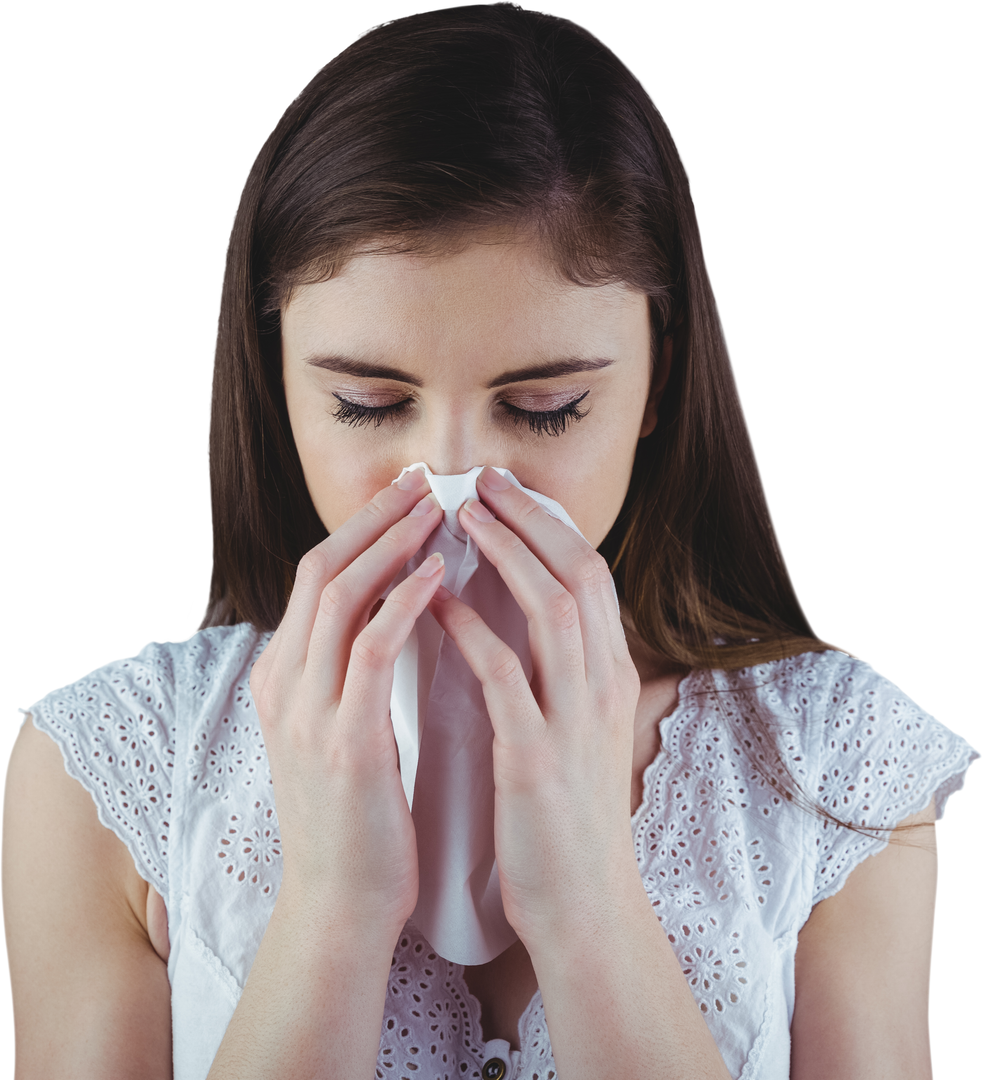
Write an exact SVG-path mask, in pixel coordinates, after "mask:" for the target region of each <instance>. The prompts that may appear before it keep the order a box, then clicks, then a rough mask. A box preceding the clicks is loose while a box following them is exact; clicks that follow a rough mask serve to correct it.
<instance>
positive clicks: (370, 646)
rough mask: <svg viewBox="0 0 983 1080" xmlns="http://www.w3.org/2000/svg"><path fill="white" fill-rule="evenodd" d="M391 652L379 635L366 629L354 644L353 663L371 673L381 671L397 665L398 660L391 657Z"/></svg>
mask: <svg viewBox="0 0 983 1080" xmlns="http://www.w3.org/2000/svg"><path fill="white" fill-rule="evenodd" d="M391 652H392V650H391V649H390V648H389V646H388V645H387V644H386V642H385V641H383V640H382V639H381V638H380V637H379V635H378V634H376V633H373V632H372V631H370V630H369V629H368V628H366V629H365V630H363V631H362V633H361V634H359V635H358V637H357V638H355V641H354V642H353V643H352V652H351V658H352V663H354V664H357V665H358V666H359V667H363V668H366V669H367V670H369V671H381V670H384V669H385V668H386V666H387V665H391V664H393V663H395V660H396V658H395V656H391V655H390V654H391Z"/></svg>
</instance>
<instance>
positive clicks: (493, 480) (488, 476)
mask: <svg viewBox="0 0 983 1080" xmlns="http://www.w3.org/2000/svg"><path fill="white" fill-rule="evenodd" d="M478 479H479V480H480V481H481V482H482V484H484V485H485V487H486V488H491V490H492V491H508V489H509V488H510V487H511V486H512V485H511V484H510V483H509V481H508V480H506V479H505V477H504V476H502V474H501V473H500V472H495V470H494V469H485V470H484V471H483V472H482V474H481V476H480V477H478Z"/></svg>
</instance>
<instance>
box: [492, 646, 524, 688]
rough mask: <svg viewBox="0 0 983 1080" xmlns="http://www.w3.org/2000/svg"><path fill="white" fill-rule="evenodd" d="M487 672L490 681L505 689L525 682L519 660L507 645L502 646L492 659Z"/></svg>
mask: <svg viewBox="0 0 983 1080" xmlns="http://www.w3.org/2000/svg"><path fill="white" fill-rule="evenodd" d="M489 670H490V672H491V678H492V680H493V681H494V682H497V683H498V684H499V685H501V686H504V687H505V688H506V689H509V688H511V687H514V686H518V685H520V684H521V683H523V682H525V680H526V676H525V672H524V671H523V670H522V665H521V664H520V663H519V658H518V657H517V656H516V655H515V653H514V652H513V651H512V650H511V649H510V648H509V647H508V646H507V645H503V646H502V647H501V648H500V649H499V650H498V651H497V652H496V653H495V655H494V656H493V657H492V660H491V664H490V666H489Z"/></svg>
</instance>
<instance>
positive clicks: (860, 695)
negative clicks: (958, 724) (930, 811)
mask: <svg viewBox="0 0 983 1080" xmlns="http://www.w3.org/2000/svg"><path fill="white" fill-rule="evenodd" d="M712 677H713V680H714V685H715V686H716V687H719V688H720V690H722V691H724V693H725V695H726V694H731V695H732V696H733V697H734V699H735V707H734V709H735V712H736V713H737V714H739V716H740V718H741V719H742V720H743V721H744V723H745V725H746V726H753V723H754V721H755V719H757V720H759V721H760V723H761V725H762V726H763V727H766V728H767V729H769V730H770V731H771V732H772V733H773V735H774V736H775V738H776V739H777V740H778V741H779V744H780V746H781V748H782V750H783V753H784V756H785V758H786V764H787V765H788V766H789V768H790V769H791V770H792V771H793V773H794V774H795V775H796V777H797V778H798V779H801V781H802V782H803V783H804V784H806V785H807V786H808V787H809V788H810V791H811V794H813V795H814V796H815V798H816V800H817V801H818V802H819V804H820V805H821V807H822V808H823V809H824V810H827V811H829V812H830V813H832V814H834V815H836V816H848V817H850V818H851V820H853V821H855V822H856V823H857V824H862V825H865V826H872V827H888V828H893V827H894V826H895V825H896V824H897V823H898V822H899V821H900V820H901V818H902V817H905V816H907V815H908V814H911V813H915V812H917V811H920V810H922V809H924V807H925V806H927V805H928V803H929V802H930V801H931V799H932V797H933V796H934V797H935V801H936V811H937V816H939V817H941V816H942V812H943V810H944V806H945V800H946V798H947V797H948V796H949V795H950V794H952V792H953V791H955V790H957V789H958V788H959V787H960V786H961V784H962V777H963V774H964V773H965V770H966V768H967V767H968V765H969V764H970V762H971V761H972V760H973V759H974V758H976V757H978V756H979V755H978V754H977V753H976V751H975V750H973V748H972V747H971V746H970V745H969V744H968V743H967V742H966V741H965V740H964V739H962V738H961V737H960V736H959V735H957V734H956V733H955V732H953V731H951V730H950V729H949V728H947V727H946V726H945V725H944V724H941V723H940V722H939V721H938V720H936V719H935V718H934V717H932V716H930V715H929V714H928V713H927V712H926V711H925V710H924V709H921V708H920V707H919V706H918V705H917V704H916V703H915V702H914V701H912V700H911V698H910V697H908V695H907V694H905V693H904V692H903V691H902V690H900V689H899V688H898V687H897V686H895V685H894V683H892V682H891V681H890V680H888V679H886V678H884V677H883V676H882V675H880V674H878V673H877V672H876V671H875V670H874V669H873V668H872V667H871V666H870V665H869V664H866V663H864V662H863V661H862V660H858V659H857V658H856V657H853V656H850V655H848V654H846V653H842V652H838V651H836V650H832V649H831V650H828V651H826V652H821V653H802V654H800V655H798V656H793V657H788V658H786V659H782V660H775V661H772V662H770V663H767V664H761V665H757V666H754V667H749V668H743V669H741V670H739V671H734V672H714V673H712ZM892 813H894V814H895V816H894V817H893V818H892V816H891V814H892Z"/></svg>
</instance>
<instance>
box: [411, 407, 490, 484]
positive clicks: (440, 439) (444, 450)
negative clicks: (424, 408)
mask: <svg viewBox="0 0 983 1080" xmlns="http://www.w3.org/2000/svg"><path fill="white" fill-rule="evenodd" d="M417 435H418V437H417V438H416V439H414V440H413V441H414V446H415V450H416V451H417V452H418V453H417V457H415V458H414V460H415V461H425V462H426V463H427V464H428V465H429V466H430V471H431V472H433V473H435V474H436V475H437V476H459V475H461V474H462V473H466V472H469V471H470V470H471V469H473V468H474V467H475V466H476V465H498V466H502V467H508V463H506V462H504V461H499V460H497V458H498V457H501V456H502V455H501V452H500V451H499V452H497V453H496V451H495V448H494V446H493V445H491V444H492V440H491V439H489V438H488V437H487V436H486V435H485V434H483V432H482V424H481V421H480V418H479V417H477V416H474V415H473V413H472V411H471V410H469V409H467V408H466V407H461V406H458V407H457V408H455V407H454V403H453V402H449V403H448V404H447V405H446V407H444V408H441V409H439V410H437V409H435V410H433V411H432V412H431V414H430V415H429V417H428V420H427V422H426V423H425V424H424V425H423V426H422V430H420V431H418V433H417ZM492 457H495V458H496V460H494V461H492V460H490V458H492Z"/></svg>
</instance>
